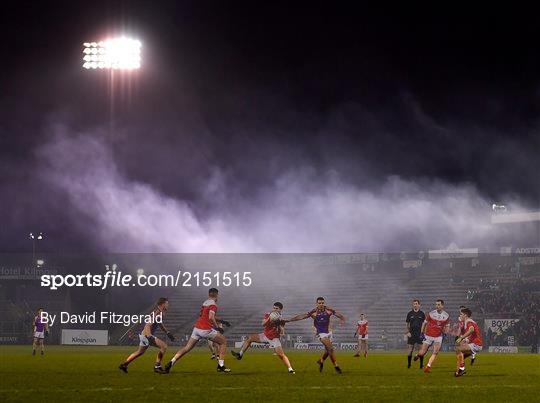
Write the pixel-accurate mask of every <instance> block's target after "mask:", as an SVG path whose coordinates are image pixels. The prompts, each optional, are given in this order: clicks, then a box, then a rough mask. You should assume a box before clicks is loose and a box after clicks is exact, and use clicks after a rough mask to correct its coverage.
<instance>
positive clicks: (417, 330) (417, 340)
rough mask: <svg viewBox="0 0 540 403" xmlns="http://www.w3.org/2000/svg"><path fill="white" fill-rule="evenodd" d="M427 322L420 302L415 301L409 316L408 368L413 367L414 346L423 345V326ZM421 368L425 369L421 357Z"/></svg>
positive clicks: (407, 320)
mask: <svg viewBox="0 0 540 403" xmlns="http://www.w3.org/2000/svg"><path fill="white" fill-rule="evenodd" d="M424 320H426V315H425V314H424V312H423V311H421V310H420V301H419V300H417V299H413V302H412V310H411V311H409V313H408V314H407V319H406V322H407V333H405V335H406V336H407V368H410V367H411V359H412V353H413V351H414V345H415V344H418V346H420V345H421V344H422V341H423V339H422V336H421V332H422V324H423V323H424ZM420 368H424V357H420Z"/></svg>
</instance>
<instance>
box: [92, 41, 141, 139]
mask: <svg viewBox="0 0 540 403" xmlns="http://www.w3.org/2000/svg"><path fill="white" fill-rule="evenodd" d="M141 48H142V44H141V41H139V40H138V39H132V38H127V37H124V36H121V37H118V38H111V39H106V40H103V41H99V42H85V43H83V51H82V52H83V57H82V62H83V64H82V67H83V68H84V69H86V70H105V71H107V72H108V74H109V131H110V134H112V133H113V132H114V130H113V129H114V107H115V81H114V78H115V71H116V72H118V73H126V74H129V76H130V77H129V78H131V75H132V73H133V72H134V70H138V69H140V67H141ZM121 77H124V76H121ZM129 89H130V87H128V90H129Z"/></svg>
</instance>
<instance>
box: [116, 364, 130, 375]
mask: <svg viewBox="0 0 540 403" xmlns="http://www.w3.org/2000/svg"><path fill="white" fill-rule="evenodd" d="M118 369H119V370H121V371H124V372H125V373H126V374H127V373H128V371H127V365H125V364H120V365H119V366H118Z"/></svg>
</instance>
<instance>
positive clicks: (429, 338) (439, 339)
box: [422, 336, 442, 346]
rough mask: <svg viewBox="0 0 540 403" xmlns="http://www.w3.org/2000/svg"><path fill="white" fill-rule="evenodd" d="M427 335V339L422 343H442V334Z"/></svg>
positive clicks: (429, 344)
mask: <svg viewBox="0 0 540 403" xmlns="http://www.w3.org/2000/svg"><path fill="white" fill-rule="evenodd" d="M425 337H426V339H425V340H424V341H423V342H422V343H424V344H427V345H428V346H431V345H432V344H442V336H439V337H433V336H425Z"/></svg>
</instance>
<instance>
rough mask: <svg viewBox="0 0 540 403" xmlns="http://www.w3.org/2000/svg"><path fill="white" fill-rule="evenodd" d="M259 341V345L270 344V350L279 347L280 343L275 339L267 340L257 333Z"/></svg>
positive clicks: (263, 335)
mask: <svg viewBox="0 0 540 403" xmlns="http://www.w3.org/2000/svg"><path fill="white" fill-rule="evenodd" d="M259 340H260V341H261V343H268V344H270V347H271V348H278V347H281V341H280V340H279V338H277V337H276V338H275V339H269V338H268V337H266V335H265V334H264V333H259Z"/></svg>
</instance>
